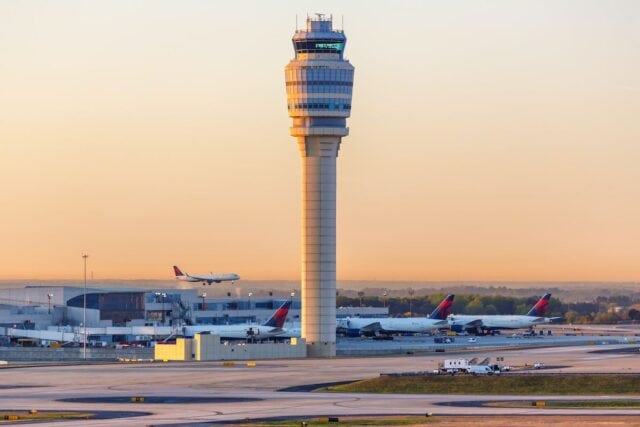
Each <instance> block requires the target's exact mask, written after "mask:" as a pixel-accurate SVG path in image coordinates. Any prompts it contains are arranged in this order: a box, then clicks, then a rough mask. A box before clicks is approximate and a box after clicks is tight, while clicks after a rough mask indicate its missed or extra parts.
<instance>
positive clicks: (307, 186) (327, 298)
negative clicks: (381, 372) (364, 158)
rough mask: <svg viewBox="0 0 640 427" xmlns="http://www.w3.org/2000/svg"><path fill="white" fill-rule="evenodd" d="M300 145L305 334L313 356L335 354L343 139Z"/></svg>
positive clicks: (301, 142)
mask: <svg viewBox="0 0 640 427" xmlns="http://www.w3.org/2000/svg"><path fill="white" fill-rule="evenodd" d="M298 145H299V147H300V154H301V156H302V283H301V287H302V319H303V320H302V336H303V337H305V338H306V340H307V342H308V343H309V346H308V354H309V355H310V356H333V355H335V351H336V349H335V336H336V160H337V154H338V149H339V147H340V137H334V136H329V137H315V136H308V137H300V138H298Z"/></svg>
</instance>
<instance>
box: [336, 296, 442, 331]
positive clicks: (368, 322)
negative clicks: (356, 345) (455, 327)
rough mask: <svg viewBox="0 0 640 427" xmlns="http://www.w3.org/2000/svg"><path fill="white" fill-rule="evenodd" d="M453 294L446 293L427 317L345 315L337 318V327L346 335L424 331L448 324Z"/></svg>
mask: <svg viewBox="0 0 640 427" xmlns="http://www.w3.org/2000/svg"><path fill="white" fill-rule="evenodd" d="M453 298H454V295H447V297H446V298H445V299H444V300H442V302H441V303H440V304H439V305H438V306H437V307H436V309H435V310H433V313H431V316H429V317H383V318H378V317H347V318H346V319H338V328H341V329H346V331H347V335H348V336H358V335H368V336H369V335H380V334H386V335H389V334H393V333H425V332H430V331H433V330H434V329H440V328H444V327H447V326H448V322H447V316H448V315H449V313H451V306H452V304H453Z"/></svg>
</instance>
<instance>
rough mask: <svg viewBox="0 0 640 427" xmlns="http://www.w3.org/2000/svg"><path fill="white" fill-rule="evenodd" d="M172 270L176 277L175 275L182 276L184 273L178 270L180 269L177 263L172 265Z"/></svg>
mask: <svg viewBox="0 0 640 427" xmlns="http://www.w3.org/2000/svg"><path fill="white" fill-rule="evenodd" d="M173 272H174V273H175V274H176V277H177V276H184V273H183V272H182V271H180V269H179V268H178V266H177V265H174V266H173Z"/></svg>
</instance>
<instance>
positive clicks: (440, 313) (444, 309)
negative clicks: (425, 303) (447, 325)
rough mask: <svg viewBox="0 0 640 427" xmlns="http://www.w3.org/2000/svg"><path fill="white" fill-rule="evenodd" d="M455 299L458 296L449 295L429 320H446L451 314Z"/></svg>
mask: <svg viewBox="0 0 640 427" xmlns="http://www.w3.org/2000/svg"><path fill="white" fill-rule="evenodd" d="M455 297H456V296H455V295H453V294H449V295H447V297H446V298H445V299H443V300H442V302H441V303H440V304H439V305H438V306H437V307H436V309H435V310H433V313H431V316H429V318H430V319H438V320H445V319H446V318H447V316H448V315H450V314H451V307H452V306H453V299H454V298H455Z"/></svg>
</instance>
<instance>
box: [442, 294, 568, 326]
mask: <svg viewBox="0 0 640 427" xmlns="http://www.w3.org/2000/svg"><path fill="white" fill-rule="evenodd" d="M549 299H551V294H544V296H543V297H542V298H540V299H539V300H538V302H537V303H536V304H535V305H534V306H533V307H532V308H531V310H529V312H528V313H527V314H525V315H493V314H492V315H489V314H487V315H478V316H474V315H457V314H450V315H449V316H448V317H447V320H448V321H449V325H450V326H451V330H452V331H456V332H462V331H471V332H475V333H478V334H482V333H485V332H487V331H492V330H496V329H521V328H531V327H533V326H536V325H542V324H545V323H552V322H554V321H557V320H560V319H561V318H560V317H545V314H546V312H547V306H548V305H549Z"/></svg>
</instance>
